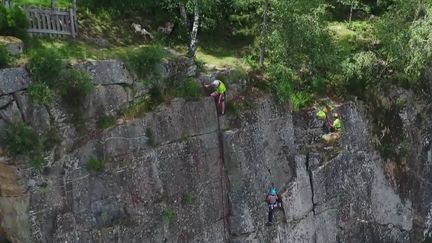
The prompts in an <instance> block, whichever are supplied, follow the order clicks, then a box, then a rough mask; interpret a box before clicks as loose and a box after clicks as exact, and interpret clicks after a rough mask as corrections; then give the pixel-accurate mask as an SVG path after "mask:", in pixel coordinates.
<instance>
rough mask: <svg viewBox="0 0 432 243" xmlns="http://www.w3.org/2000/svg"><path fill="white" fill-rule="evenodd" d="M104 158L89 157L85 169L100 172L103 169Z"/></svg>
mask: <svg viewBox="0 0 432 243" xmlns="http://www.w3.org/2000/svg"><path fill="white" fill-rule="evenodd" d="M105 163H106V162H105V160H100V159H91V160H89V161H87V169H88V170H91V171H96V172H101V171H103V170H104V169H105Z"/></svg>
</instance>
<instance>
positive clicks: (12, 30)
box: [0, 6, 29, 40]
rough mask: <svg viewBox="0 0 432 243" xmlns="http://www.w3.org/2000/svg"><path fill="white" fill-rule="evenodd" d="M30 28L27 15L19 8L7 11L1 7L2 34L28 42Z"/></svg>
mask: <svg viewBox="0 0 432 243" xmlns="http://www.w3.org/2000/svg"><path fill="white" fill-rule="evenodd" d="M28 26H29V22H28V18H27V15H26V14H25V13H24V12H23V11H22V10H21V9H20V8H19V7H13V8H10V9H6V8H5V7H3V6H0V33H2V34H3V35H11V36H16V37H18V38H20V39H22V40H26V39H27V38H28V34H27V28H28Z"/></svg>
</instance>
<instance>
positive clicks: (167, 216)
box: [162, 208, 176, 224]
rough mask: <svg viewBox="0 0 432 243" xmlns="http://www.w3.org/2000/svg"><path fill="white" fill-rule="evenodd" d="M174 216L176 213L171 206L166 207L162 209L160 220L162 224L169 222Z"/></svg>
mask: <svg viewBox="0 0 432 243" xmlns="http://www.w3.org/2000/svg"><path fill="white" fill-rule="evenodd" d="M175 218H176V213H175V211H174V209H172V208H166V209H164V210H163V211H162V222H163V223H164V224H170V223H171V222H173V221H174V220H175Z"/></svg>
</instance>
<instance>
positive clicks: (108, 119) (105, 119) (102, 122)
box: [96, 116, 116, 129]
mask: <svg viewBox="0 0 432 243" xmlns="http://www.w3.org/2000/svg"><path fill="white" fill-rule="evenodd" d="M115 124H116V119H115V117H113V116H101V117H99V119H98V120H97V123H96V125H97V127H98V128H100V129H107V128H110V127H113V126H115Z"/></svg>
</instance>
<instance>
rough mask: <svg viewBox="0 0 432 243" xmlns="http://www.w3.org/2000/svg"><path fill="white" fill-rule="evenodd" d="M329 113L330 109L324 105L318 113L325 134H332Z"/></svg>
mask: <svg viewBox="0 0 432 243" xmlns="http://www.w3.org/2000/svg"><path fill="white" fill-rule="evenodd" d="M329 112H330V107H329V106H328V105H324V107H323V108H322V109H321V110H319V111H318V112H317V113H316V116H317V118H318V119H319V120H322V121H323V125H322V130H323V132H325V133H329V132H330V122H329V117H328V113H329Z"/></svg>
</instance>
